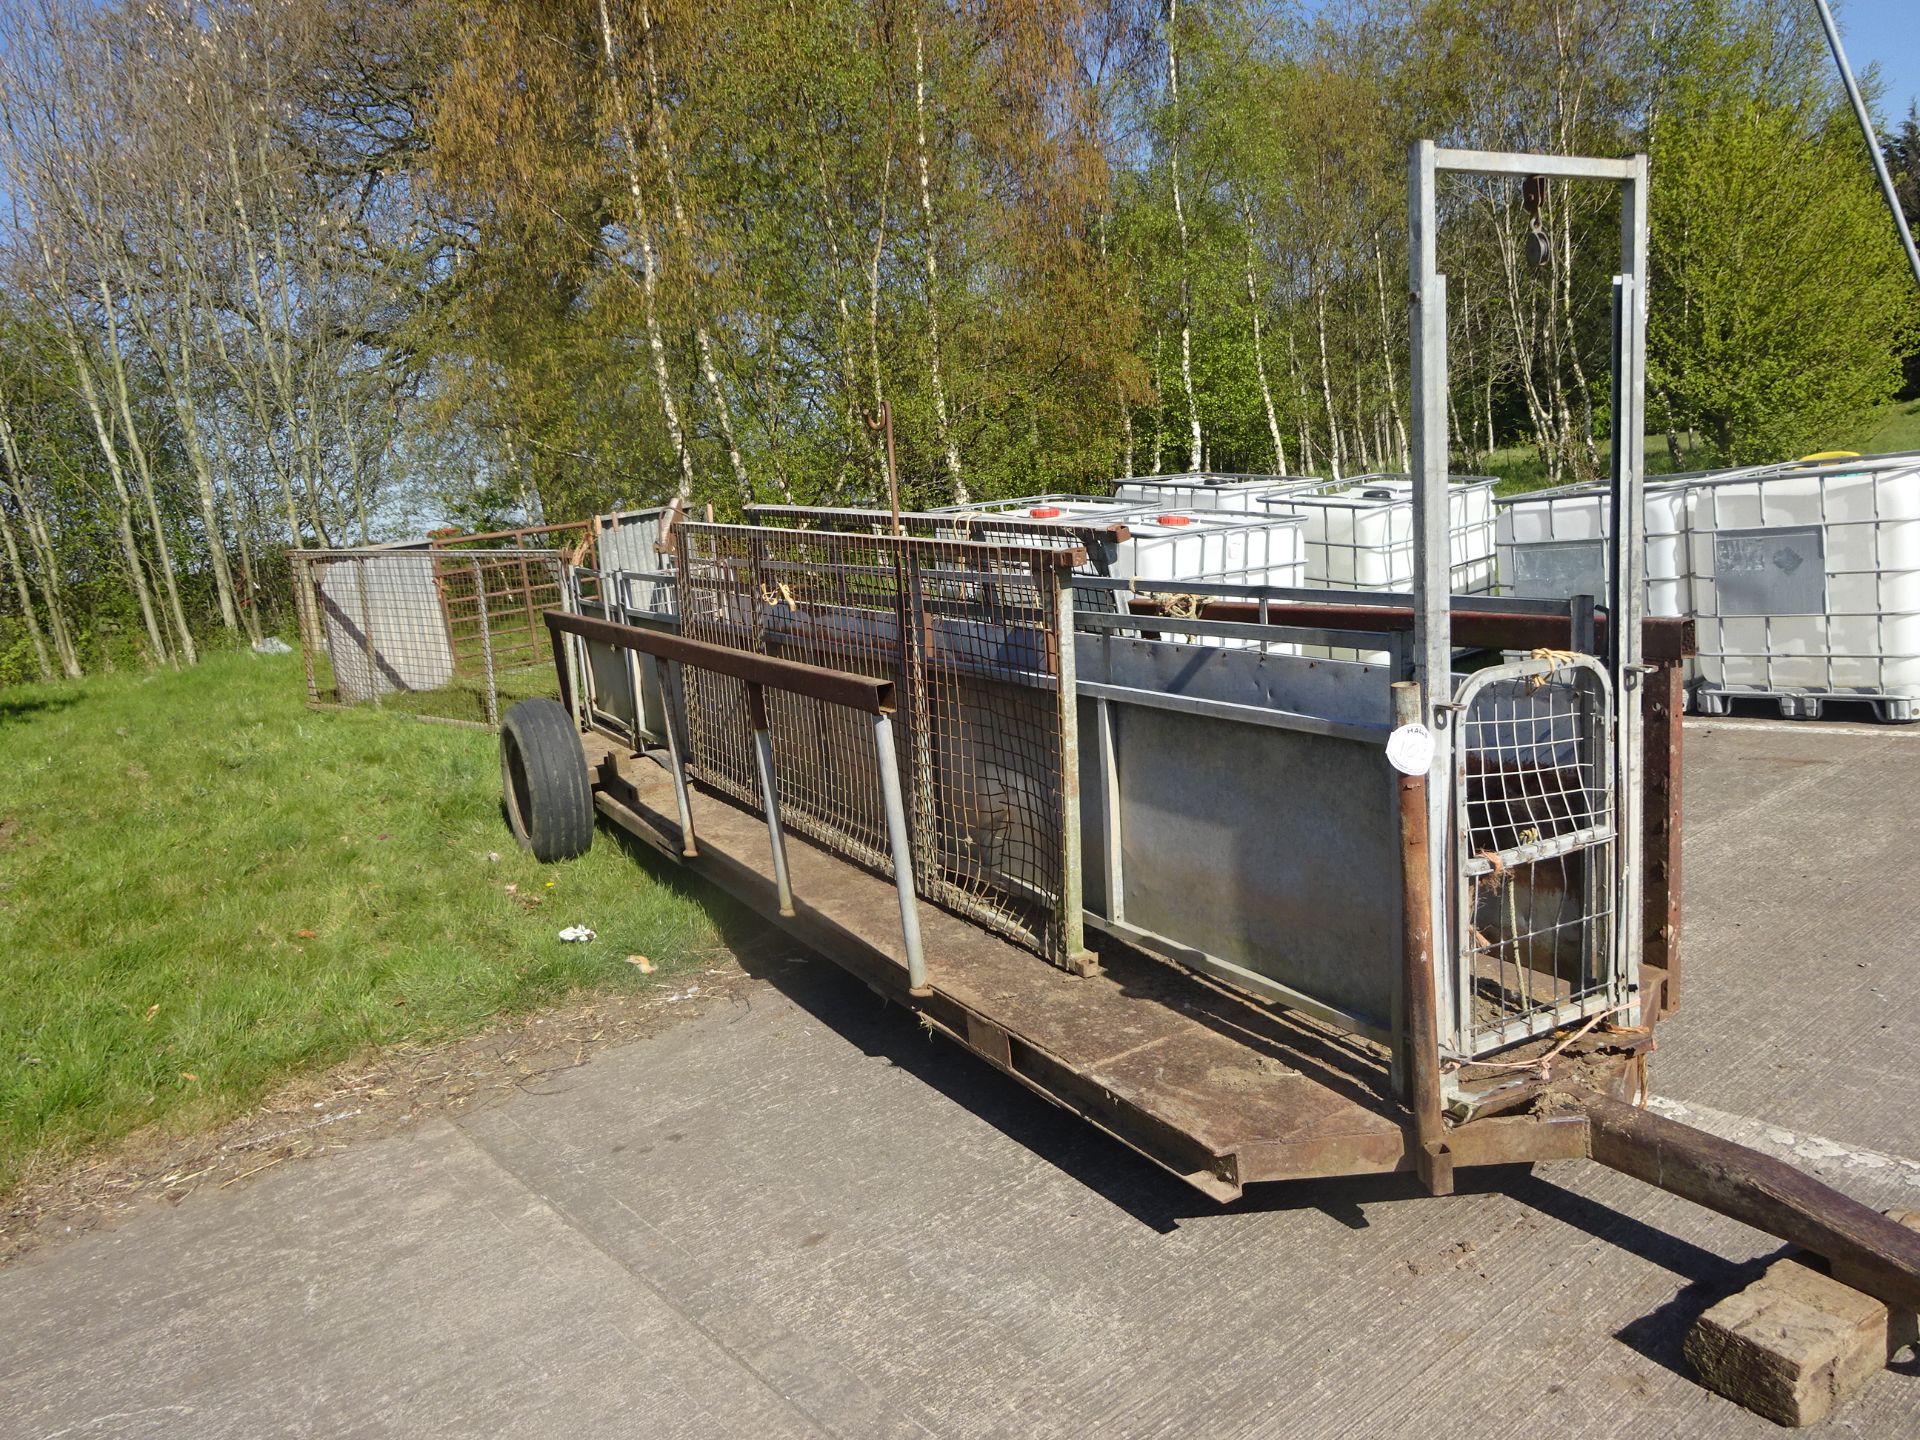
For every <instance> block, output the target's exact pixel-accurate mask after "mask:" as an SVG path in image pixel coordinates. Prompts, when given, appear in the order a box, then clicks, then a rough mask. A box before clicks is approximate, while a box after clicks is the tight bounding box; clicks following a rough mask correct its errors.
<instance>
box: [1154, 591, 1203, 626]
mask: <svg viewBox="0 0 1920 1440" xmlns="http://www.w3.org/2000/svg"><path fill="white" fill-rule="evenodd" d="M1206 603H1207V601H1206V597H1205V596H1204V595H1168V596H1166V597H1165V598H1163V599H1162V600H1161V602H1160V605H1161V609H1162V610H1163V611H1164V612H1165V614H1166V617H1167V618H1168V619H1169V620H1198V619H1199V618H1200V611H1201V609H1202V608H1203V607H1204V606H1205V605H1206Z"/></svg>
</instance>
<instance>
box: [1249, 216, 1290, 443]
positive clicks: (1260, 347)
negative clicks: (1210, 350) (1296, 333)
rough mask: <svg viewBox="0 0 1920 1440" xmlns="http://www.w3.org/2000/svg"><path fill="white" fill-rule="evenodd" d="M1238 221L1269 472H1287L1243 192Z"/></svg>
mask: <svg viewBox="0 0 1920 1440" xmlns="http://www.w3.org/2000/svg"><path fill="white" fill-rule="evenodd" d="M1240 218H1241V221H1242V223H1243V225H1244V228H1245V230H1246V240H1247V310H1248V312H1249V313H1250V314H1251V315H1252V316H1253V372H1254V375H1255V377H1256V378H1258V380H1259V381H1260V403H1261V404H1262V405H1263V406H1265V408H1266V412H1267V436H1268V438H1269V439H1271V440H1272V441H1273V473H1274V474H1276V475H1284V474H1286V473H1287V447H1286V446H1285V445H1284V444H1282V443H1281V441H1280V416H1279V414H1278V413H1277V412H1276V411H1275V410H1274V407H1273V386H1272V385H1271V384H1269V383H1268V381H1267V350H1266V345H1265V342H1264V340H1263V338H1262V336H1261V330H1260V289H1259V287H1258V286H1257V285H1256V284H1255V283H1254V279H1253V210H1252V207H1251V206H1249V205H1248V203H1247V197H1246V192H1245V191H1241V192H1240Z"/></svg>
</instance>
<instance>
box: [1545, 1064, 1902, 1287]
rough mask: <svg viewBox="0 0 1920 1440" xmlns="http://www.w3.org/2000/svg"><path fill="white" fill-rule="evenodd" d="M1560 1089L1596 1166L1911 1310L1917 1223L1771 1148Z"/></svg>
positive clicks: (1608, 1099) (1607, 1099)
mask: <svg viewBox="0 0 1920 1440" xmlns="http://www.w3.org/2000/svg"><path fill="white" fill-rule="evenodd" d="M1565 1093H1567V1094H1568V1095H1569V1097H1570V1098H1571V1099H1572V1100H1573V1101H1574V1103H1575V1104H1577V1105H1578V1107H1579V1109H1580V1111H1581V1112H1582V1113H1584V1114H1585V1115H1586V1117H1587V1136H1588V1144H1589V1146H1590V1153H1591V1154H1592V1156H1593V1158H1594V1159H1595V1160H1597V1161H1599V1162H1600V1163H1601V1164H1602V1165H1605V1166H1607V1167H1608V1168H1609V1169H1613V1170H1618V1171H1620V1172H1621V1173H1622V1174H1624V1175H1631V1176H1633V1177H1634V1179H1636V1180H1644V1181H1646V1183H1647V1184H1649V1185H1655V1186H1658V1187H1659V1188H1660V1189H1662V1190H1666V1191H1670V1192H1671V1193H1673V1194H1675V1195H1678V1196H1680V1197H1681V1198H1682V1199H1686V1200H1691V1201H1693V1203H1694V1204H1696V1205H1704V1206H1705V1207H1706V1208H1707V1209H1709V1210H1715V1211H1718V1212H1719V1213H1720V1214H1722V1215H1728V1216H1731V1217H1732V1218H1733V1219H1735V1220H1738V1221H1740V1222H1742V1223H1743V1224H1747V1225H1751V1226H1753V1227H1754V1228H1755V1229H1756V1230H1764V1231H1766V1232H1767V1234H1769V1235H1777V1236H1778V1237H1779V1238H1780V1239H1782V1240H1786V1241H1790V1242H1791V1243H1793V1244H1795V1245H1799V1246H1801V1247H1802V1248H1804V1249H1807V1250H1811V1251H1812V1252H1813V1253H1814V1254H1816V1255H1819V1256H1823V1257H1824V1258H1826V1259H1827V1260H1829V1261H1832V1262H1833V1263H1834V1264H1836V1265H1845V1266H1846V1267H1847V1268H1848V1269H1849V1270H1850V1271H1852V1272H1853V1277H1854V1279H1853V1283H1856V1284H1857V1285H1858V1287H1859V1288H1860V1289H1863V1290H1866V1291H1868V1292H1869V1293H1871V1294H1872V1295H1874V1296H1875V1297H1876V1298H1878V1299H1880V1300H1884V1301H1885V1302H1886V1303H1887V1304H1889V1305H1892V1306H1897V1307H1899V1308H1901V1309H1904V1310H1915V1309H1920V1232H1915V1231H1912V1230H1909V1229H1907V1228H1906V1226H1904V1225H1901V1224H1898V1223H1896V1222H1895V1221H1893V1220H1889V1219H1888V1218H1887V1217H1886V1216H1885V1215H1882V1214H1881V1213H1880V1212H1879V1211H1877V1210H1874V1209H1871V1208H1869V1207H1868V1206H1865V1205H1862V1204H1860V1203H1859V1202H1858V1201H1857V1200H1850V1199H1848V1198H1847V1197H1846V1196H1845V1195H1842V1194H1841V1193H1840V1192H1839V1191H1837V1190H1834V1189H1832V1188H1830V1187H1829V1186H1826V1185H1822V1184H1821V1183H1820V1182H1819V1181H1818V1180H1815V1179H1814V1178H1813V1177H1812V1176H1810V1175H1806V1174H1803V1173H1802V1172H1801V1171H1799V1170H1796V1169H1795V1168H1794V1167H1793V1166H1791V1165H1788V1164H1786V1163H1784V1162H1783V1161H1779V1160H1775V1159H1774V1158H1773V1157H1772V1156H1770V1155H1762V1154H1760V1153H1759V1152H1758V1151H1757V1150H1749V1149H1747V1147H1746V1146H1744V1145H1736V1144H1734V1143H1733V1142H1732V1141H1730V1140H1722V1139H1720V1138H1719V1137H1718V1136H1717V1135H1709V1134H1707V1133H1706V1132H1705V1131H1703V1130H1696V1129H1694V1128H1693V1127H1692V1126H1691V1125H1682V1124H1680V1123H1679V1122H1678V1121H1676V1120H1668V1119H1666V1118H1665V1117H1664V1116H1660V1115H1655V1114H1654V1113H1653V1112H1652V1111H1649V1110H1642V1109H1640V1108H1639V1107H1638V1106H1634V1105H1629V1104H1627V1103H1626V1102H1625V1101H1621V1100H1615V1099H1612V1098H1611V1097H1609V1096H1605V1095H1600V1094H1596V1093H1591V1092H1588V1093H1581V1092H1577V1091H1570V1092H1565Z"/></svg>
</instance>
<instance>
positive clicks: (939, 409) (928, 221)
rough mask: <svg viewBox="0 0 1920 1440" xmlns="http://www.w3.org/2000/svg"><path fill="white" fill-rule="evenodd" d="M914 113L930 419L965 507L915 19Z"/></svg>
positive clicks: (921, 49) (922, 46)
mask: <svg viewBox="0 0 1920 1440" xmlns="http://www.w3.org/2000/svg"><path fill="white" fill-rule="evenodd" d="M913 112H914V134H915V139H916V145H917V154H918V156H919V160H920V230H921V248H922V250H923V251H924V252H925V256H926V269H927V347H928V375H929V379H930V380H931V381H932V385H933V418H934V424H935V425H936V426H937V427H938V428H939V431H940V447H941V449H942V450H943V451H944V452H945V453H946V457H947V476H948V478H949V479H950V480H951V481H952V482H953V503H954V504H956V505H965V504H966V503H968V499H969V497H968V495H967V482H966V480H965V479H964V478H963V477H962V475H961V473H960V447H959V446H958V445H957V444H955V442H954V438H953V427H952V425H951V423H950V422H949V420H948V417H947V390H946V385H945V384H944V383H943V382H942V380H941V376H940V301H939V296H940V262H939V259H938V257H937V255H936V253H935V249H934V243H933V188H932V185H931V182H930V181H929V179H928V164H927V32H926V26H925V25H924V24H923V23H922V22H921V21H920V20H919V19H918V18H916V19H915V20H914V22H913Z"/></svg>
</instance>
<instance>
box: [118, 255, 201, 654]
mask: <svg viewBox="0 0 1920 1440" xmlns="http://www.w3.org/2000/svg"><path fill="white" fill-rule="evenodd" d="M100 301H101V304H102V305H103V306H104V307H105V313H104V314H103V315H102V317H101V318H102V319H103V320H104V321H105V324H106V332H107V360H108V362H109V366H110V369H111V371H112V374H113V389H114V397H115V399H116V401H117V403H118V406H119V410H120V423H121V425H122V426H123V427H124V429H125V431H126V436H127V449H128V450H129V451H130V452H131V453H132V455H133V473H134V476H135V478H136V479H137V480H138V481H139V482H140V498H141V499H142V500H143V501H144V502H145V504H146V508H147V523H148V524H149V525H151V526H152V527H153V551H154V557H155V558H156V559H157V560H158V561H159V562H160V583H161V587H162V589H163V590H164V591H165V593H166V597H167V609H168V611H169V613H170V614H171V616H172V619H173V628H174V638H175V640H176V641H177V642H178V644H179V650H180V653H181V654H182V655H184V656H185V657H186V660H187V663H188V664H189V665H192V664H195V663H197V662H198V660H199V658H200V657H199V654H198V653H197V651H196V650H195V647H194V643H193V631H192V630H190V629H189V628H188V627H187V612H186V610H185V609H184V608H183V607H182V606H181V604H180V582H179V580H178V579H177V578H175V575H174V569H173V547H172V546H171V545H169V544H168V543H167V528H166V525H165V524H164V523H163V522H162V521H161V519H160V501H159V498H158V497H157V496H156V494H155V493H154V488H153V466H152V464H151V463H150V462H149V460H148V458H147V447H146V446H145V445H143V444H142V443H141V442H140V429H139V427H138V426H137V425H136V424H135V423H134V419H133V398H132V395H131V393H130V391H129V389H128V386H127V367H126V362H125V359H124V357H123V356H122V355H121V353H120V321H119V312H118V311H117V310H116V309H115V308H114V304H113V291H112V290H111V289H110V288H109V287H108V285H107V281H106V278H105V277H104V276H102V277H101V279H100Z"/></svg>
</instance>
